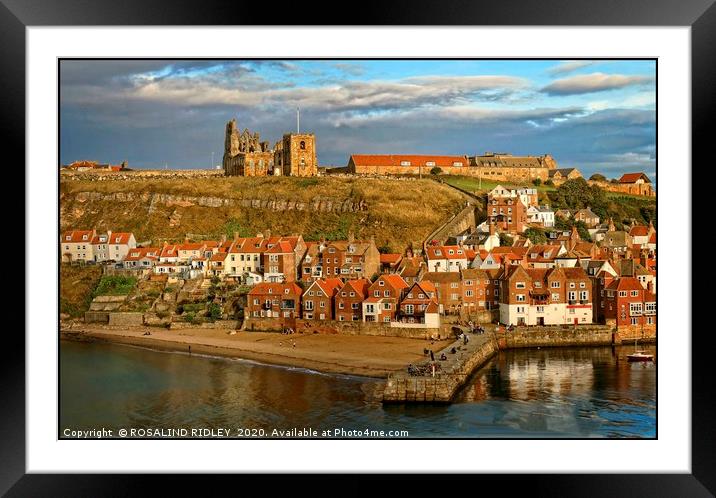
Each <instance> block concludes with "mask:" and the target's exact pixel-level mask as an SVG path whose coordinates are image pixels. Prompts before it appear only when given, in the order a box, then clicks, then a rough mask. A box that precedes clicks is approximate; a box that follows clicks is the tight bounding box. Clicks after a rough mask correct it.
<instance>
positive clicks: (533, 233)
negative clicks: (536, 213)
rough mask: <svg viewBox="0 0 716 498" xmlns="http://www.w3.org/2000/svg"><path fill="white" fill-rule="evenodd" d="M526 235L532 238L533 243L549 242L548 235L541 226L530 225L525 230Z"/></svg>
mask: <svg viewBox="0 0 716 498" xmlns="http://www.w3.org/2000/svg"><path fill="white" fill-rule="evenodd" d="M525 237H527V238H528V239H530V241H531V242H532V243H533V244H545V243H546V242H547V235H546V234H545V233H544V231H543V230H540V229H539V228H533V227H529V228H528V229H527V230H525Z"/></svg>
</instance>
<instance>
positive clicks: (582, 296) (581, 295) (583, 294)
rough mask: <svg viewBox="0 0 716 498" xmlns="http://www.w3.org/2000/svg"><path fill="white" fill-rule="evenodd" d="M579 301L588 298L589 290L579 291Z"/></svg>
mask: <svg viewBox="0 0 716 498" xmlns="http://www.w3.org/2000/svg"><path fill="white" fill-rule="evenodd" d="M579 299H580V301H586V300H588V299H589V291H579Z"/></svg>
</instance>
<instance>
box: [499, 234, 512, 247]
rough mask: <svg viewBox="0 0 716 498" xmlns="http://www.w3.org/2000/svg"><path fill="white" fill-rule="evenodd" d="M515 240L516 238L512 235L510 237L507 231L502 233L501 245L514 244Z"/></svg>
mask: <svg viewBox="0 0 716 498" xmlns="http://www.w3.org/2000/svg"><path fill="white" fill-rule="evenodd" d="M514 242H515V241H514V239H513V238H512V237H510V236H509V235H507V234H506V233H501V234H500V245H501V246H511V245H512V244H514Z"/></svg>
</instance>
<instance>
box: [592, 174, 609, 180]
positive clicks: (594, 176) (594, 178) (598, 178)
mask: <svg viewBox="0 0 716 498" xmlns="http://www.w3.org/2000/svg"><path fill="white" fill-rule="evenodd" d="M589 179H590V180H594V181H595V182H606V181H607V177H606V176H604V175H602V174H601V173H594V174H593V175H592V176H590V177H589Z"/></svg>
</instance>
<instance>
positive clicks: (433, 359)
mask: <svg viewBox="0 0 716 498" xmlns="http://www.w3.org/2000/svg"><path fill="white" fill-rule="evenodd" d="M430 361H435V353H433V350H432V349H431V350H430Z"/></svg>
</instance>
